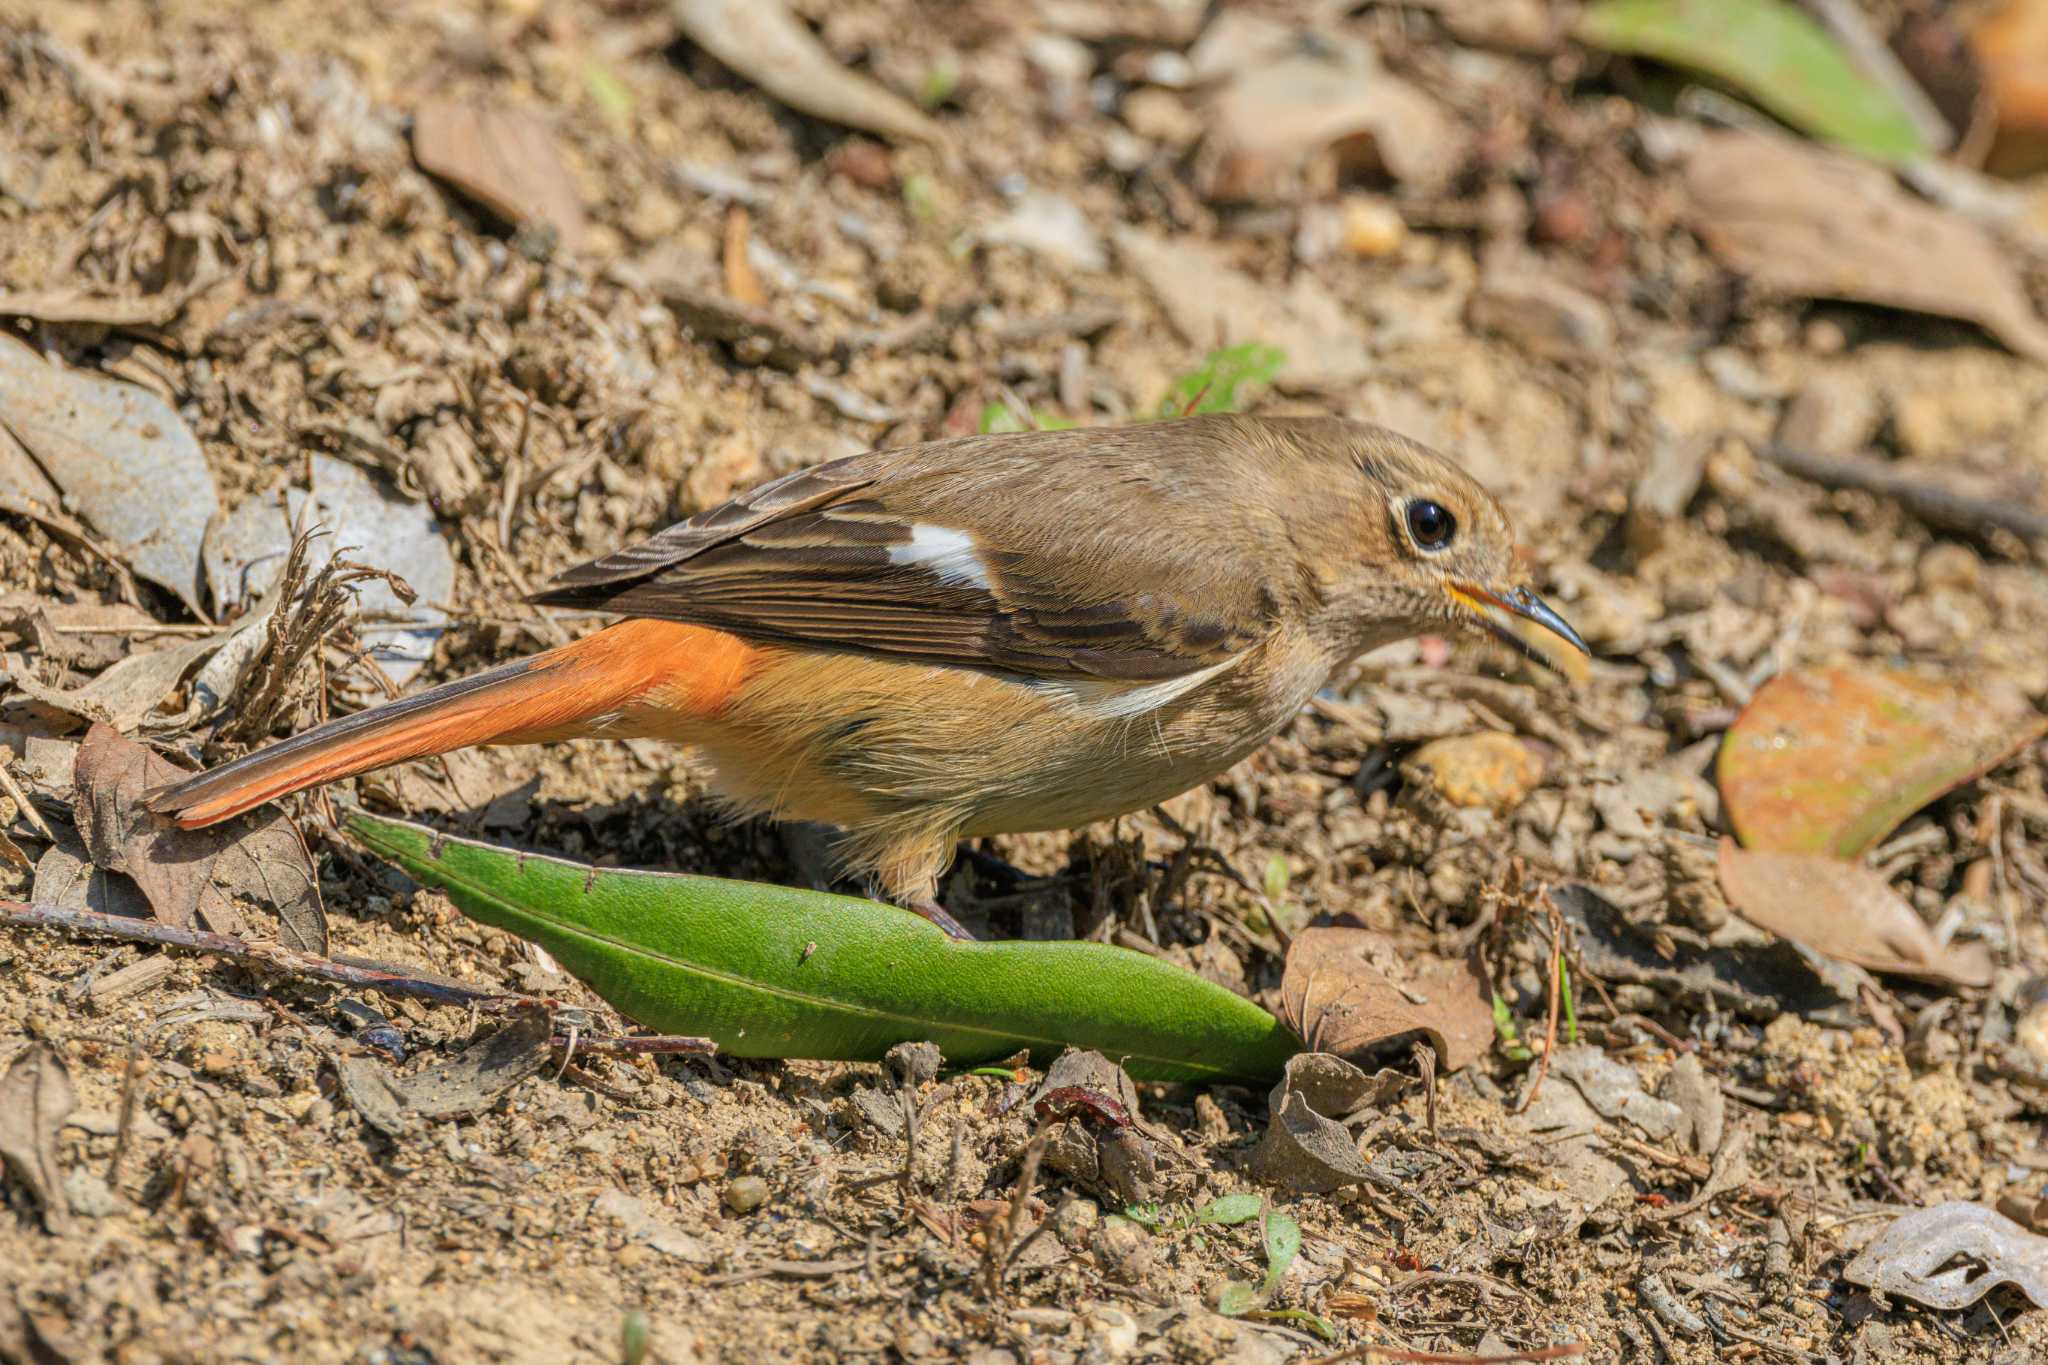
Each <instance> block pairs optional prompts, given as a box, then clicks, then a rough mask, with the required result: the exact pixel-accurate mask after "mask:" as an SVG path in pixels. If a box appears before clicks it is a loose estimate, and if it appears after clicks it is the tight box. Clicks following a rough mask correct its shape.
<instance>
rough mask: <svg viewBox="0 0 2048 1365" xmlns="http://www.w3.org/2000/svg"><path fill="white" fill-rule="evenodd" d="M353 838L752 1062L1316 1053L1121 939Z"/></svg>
mask: <svg viewBox="0 0 2048 1365" xmlns="http://www.w3.org/2000/svg"><path fill="white" fill-rule="evenodd" d="M347 825H348V829H349V831H350V832H351V833H352V834H354V835H355V836H356V837H357V838H358V839H360V840H362V842H363V843H364V844H366V845H368V846H369V848H371V849H372V850H373V851H375V852H377V853H379V854H381V855H383V856H384V857H386V858H389V859H391V860H392V861H394V862H396V863H398V864H399V865H400V866H402V867H403V868H405V870H406V871H407V872H409V873H411V874H412V876H414V877H415V878H417V879H418V880H419V881H421V882H423V883H425V884H426V885H428V886H432V887H436V888H438V889H440V890H443V891H446V892H447V893H448V894H449V896H450V897H452V898H453V899H454V901H455V903H456V905H458V906H460V907H461V909H462V911H463V913H465V914H467V915H469V916H470V917H471V918H473V919H477V920H480V921H482V922H483V923H485V924H490V925H495V926H496V927H498V928H500V929H504V930H507V931H508V932H511V933H514V934H517V935H519V936H520V937H521V938H525V939H530V940H531V941H533V942H535V943H538V944H539V945H540V946H541V947H543V948H545V949H547V951H548V952H549V953H550V954H551V955H552V956H553V957H554V958H555V960H556V961H558V962H560V963H561V964H562V966H563V967H565V968H567V969H568V970H569V971H570V972H572V973H574V974H575V975H576V976H577V977H578V978H579V979H580V980H582V981H583V982H585V983H586V984H588V985H589V986H590V988H591V989H592V990H594V991H596V992H597V993H598V994H599V995H600V996H602V997H604V999H606V1000H607V1001H609V1002H610V1003H611V1004H612V1005H613V1006H615V1007H616V1008H618V1009H619V1010H620V1011H622V1012H623V1013H625V1014H626V1015H628V1016H629V1017H631V1018H633V1019H635V1020H637V1021H639V1022H640V1023H641V1024H643V1025H645V1026H646V1027H648V1028H652V1029H658V1030H660V1031H662V1032H666V1033H687V1034H695V1035H699V1036H703V1037H708V1038H710V1039H712V1040H713V1041H715V1042H716V1043H717V1044H718V1046H719V1047H720V1048H721V1049H722V1050H724V1051H725V1052H728V1053H730V1054H732V1055H734V1056H738V1057H813V1058H824V1059H836V1060H842V1061H875V1060H879V1059H880V1058H881V1056H882V1054H883V1053H884V1052H886V1051H888V1049H889V1048H891V1047H892V1046H894V1045H895V1044H897V1043H902V1042H913V1041H920V1040H929V1041H931V1042H933V1043H936V1044H938V1046H939V1048H940V1050H941V1051H943V1052H944V1053H945V1055H946V1057H947V1058H948V1060H949V1061H951V1062H952V1063H953V1064H955V1065H963V1064H972V1063H975V1062H984V1061H992V1060H996V1059H999V1058H1004V1057H1009V1056H1011V1055H1013V1054H1014V1053H1016V1052H1018V1051H1019V1050H1020V1049H1028V1050H1029V1051H1030V1053H1031V1054H1032V1056H1033V1058H1034V1059H1036V1060H1039V1061H1047V1060H1050V1059H1051V1058H1052V1057H1054V1056H1056V1055H1057V1054H1058V1053H1059V1052H1060V1051H1061V1050H1062V1049H1063V1048H1066V1047H1085V1048H1093V1049H1096V1050H1098V1051H1100V1052H1102V1053H1103V1054H1104V1055H1105V1056H1108V1057H1110V1058H1112V1059H1114V1060H1116V1061H1119V1062H1121V1063H1122V1064H1123V1065H1124V1067H1125V1068H1126V1069H1127V1070H1128V1071H1129V1072H1130V1073H1131V1074H1132V1075H1133V1076H1135V1077H1138V1078H1140V1079H1146V1080H1185V1081H1213V1080H1223V1079H1226V1078H1236V1079H1241V1080H1248V1081H1257V1082H1266V1081H1271V1080H1273V1079H1274V1078H1276V1077H1277V1076H1278V1075H1279V1073H1280V1068H1281V1066H1282V1065H1283V1064H1284V1063H1285V1062H1286V1060H1287V1058H1288V1057H1289V1056H1291V1055H1292V1054H1293V1053H1294V1052H1296V1051H1298V1050H1299V1047H1300V1044H1299V1043H1298V1042H1297V1041H1296V1040H1295V1038H1294V1036H1293V1035H1292V1034H1290V1033H1289V1032H1288V1031H1287V1029H1286V1027H1285V1026H1284V1025H1282V1024H1281V1023H1280V1021H1279V1020H1277V1019H1275V1018H1273V1016H1272V1015H1270V1014H1268V1013H1266V1012H1265V1011H1264V1010H1262V1009H1260V1008H1259V1007H1258V1006H1257V1005H1254V1004H1252V1003H1251V1002H1250V1001H1248V1000H1246V999H1244V998H1243V997H1241V996H1238V995H1234V994H1232V993H1231V992H1230V991H1228V990H1225V989H1224V988H1223V987H1221V986H1218V985H1216V984H1215V983H1214V982H1211V981H1206V980H1204V979H1203V978H1201V977H1199V976H1196V975H1195V974H1194V973H1192V972H1189V971H1186V970H1184V969H1182V968H1179V967H1176V966H1173V965H1172V964H1170V963H1166V962H1162V961H1160V960H1158V959H1157V958H1152V957H1147V956H1145V955H1143V954H1141V953H1134V952H1130V951H1128V950H1126V949H1123V948H1113V947H1110V946H1108V945H1106V944H1099V943H1073V942H1062V943H956V942H954V941H953V940H952V939H949V938H948V937H946V935H945V934H944V933H942V932H940V931H939V930H938V929H937V928H935V927H934V926H932V925H931V924H929V923H927V922H926V921H924V920H922V919H919V918H918V917H917V916H915V915H913V914H910V913H909V912H908V911H905V910H900V909H897V908H896V907H894V906H889V905H882V904H879V903H877V902H874V901H866V900H856V899H854V898H852V897H848V896H831V895H825V894H822V893H819V892H815V891H801V890H797V889H794V888H791V887H782V886H769V885H764V884H761V883H756V882H739V881H728V880H725V879H723V878H718V877H697V876H685V875H680V874H674V873H659V872H630V871H616V870H609V869H602V868H592V867H587V866H584V865H583V864H580V863H571V862H566V861H563V860H561V859H558V858H546V857H541V856H539V855H536V854H525V853H518V852H514V851H512V850H509V849H502V848H495V847H492V846H490V845H488V844H481V843H477V842H475V841H472V840H468V839H456V838H451V837H448V836H444V835H440V834H438V833H436V832H435V831H433V830H430V829H427V828H426V827H424V826H421V825H414V824H410V823H407V822H404V821H398V820H386V819H382V818H380V817H377V816H373V815H369V814H367V813H365V812H361V811H357V812H353V813H351V814H350V816H349V817H348V821H347Z"/></svg>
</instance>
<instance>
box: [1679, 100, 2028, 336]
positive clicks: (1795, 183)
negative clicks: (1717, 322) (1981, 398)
mask: <svg viewBox="0 0 2048 1365" xmlns="http://www.w3.org/2000/svg"><path fill="white" fill-rule="evenodd" d="M1685 191H1686V196H1687V198H1688V200H1689V209H1688V217H1689V219H1690V222H1691V225H1692V228H1693V230H1694V231H1695V232H1697V233H1699V235H1700V238H1701V240H1703V241H1704V242H1705V243H1706V244H1707V248H1708V249H1709V250H1710V251H1712V252H1713V253H1714V255H1715V256H1716V257H1718V258H1719V259H1720V260H1721V262H1722V264H1724V265H1726V266H1728V267H1729V268H1730V269H1732V270H1737V271H1740V272H1741V273H1742V274H1744V275H1747V276H1748V277H1749V279H1750V280H1751V282H1752V283H1754V284H1756V285H1758V286H1760V287H1761V288H1763V289H1764V290H1767V291H1772V292H1776V293H1781V294H1790V295H1794V296H1796V297H1800V298H1819V299H1848V300H1853V301H1856V302H1860V303H1875V304H1882V305H1883V306H1885V307H1887V308H1902V309H1907V310H1909V311H1912V312H1917V313H1929V314H1932V315H1934V316H1936V317H1948V318H1960V319H1961V320H1963V321H1965V322H1974V323H1976V324H1977V325H1978V326H1980V327H1983V328H1984V329H1986V330H1987V331H1989V332H1991V333H1992V334H1993V335H1995V336H1997V337H1998V339H1999V340H2001V341H2003V342H2004V343H2005V344H2006V345H2007V346H2010V347H2011V348H2012V349H2013V350H2014V351H2016V352H2018V353H2019V354H2021V355H2023V356H2026V357H2028V358H2029V359H2033V360H2048V324H2044V323H2043V322H2042V321H2041V319H2040V318H2039V316H2037V315H2036V314H2035V312H2034V309H2033V305H2032V304H2031V303H2030V302H2029V301H2028V297H2027V291H2026V287H2025V285H2024V284H2023V283H2022V281H2021V280H2020V278H2019V275H2018V273H2017V271H2016V270H2015V268H2014V265H2013V262H2012V260H2011V258H2010V256H2009V255H2008V253H2006V252H2004V251H2002V250H2001V249H2000V248H1999V246H1998V244H1997V243H1996V242H1994V241H1993V240H1992V239H1991V237H1990V236H1988V235H1987V234H1986V233H1985V232H1984V231H1983V230H1982V229H1981V228H1979V227H1977V226H1976V225H1975V224H1973V223H1971V222H1970V221H1969V220H1967V219H1965V218H1963V217H1961V216H1959V215H1957V214H1954V213H1951V212H1949V211H1947V210H1945V209H1942V208H1938V207H1936V206H1935V205H1933V204H1930V203H1928V202H1926V201H1925V200H1921V199H1917V198H1914V197H1913V196H1911V195H1909V194H1907V193H1906V192H1905V191H1904V190H1902V189H1900V188H1899V186H1898V184H1897V183H1896V182H1895V181H1894V180H1893V179H1892V178H1891V177H1890V176H1889V175H1887V174H1885V173H1884V172H1883V171H1880V170H1877V169H1875V168H1873V167H1870V166H1865V165H1861V164H1859V163H1857V162H1855V161H1853V160H1851V159H1849V158H1848V157H1845V156H1841V155H1837V154H1832V153H1828V152H1825V151H1822V150H1819V149H1817V148H1813V147H1805V146H1801V145H1799V144H1798V143H1795V142H1792V141H1790V140H1789V139H1786V138H1782V137H1775V136H1771V135H1768V134H1763V133H1748V132H1726V133H1710V134H1706V135H1704V136H1702V137H1701V138H1700V140H1699V144H1698V146H1697V147H1696V148H1695V150H1694V151H1693V153H1692V155H1691V157H1690V158H1688V160H1687V162H1686V167H1685Z"/></svg>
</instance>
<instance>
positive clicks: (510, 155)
mask: <svg viewBox="0 0 2048 1365" xmlns="http://www.w3.org/2000/svg"><path fill="white" fill-rule="evenodd" d="M412 154H413V157H414V158H415V159H416V160H417V161H418V162H419V163H420V169H421V170H423V171H425V172H426V173H427V174H428V175H431V176H434V177H435V178H437V179H440V180H445V181H447V182H448V183H449V184H450V185H453V186H454V187H455V188H456V189H458V190H460V191H461V192H462V193H463V194H465V195H467V196H469V197H470V198H471V199H474V200H475V201H476V202H477V203H479V204H481V205H483V206H484V207H485V208H487V209H489V210H490V211H491V212H492V213H494V214H496V215H497V216H498V217H499V218H501V219H503V220H504V221H506V222H507V223H512V224H515V225H517V224H524V223H541V224H545V225H546V226H548V227H551V228H553V229H554V231H555V240H556V242H557V243H558V244H559V245H560V246H561V247H562V249H563V250H565V251H575V250H576V249H578V248H579V247H580V246H582V244H583V237H584V233H585V231H586V230H587V228H588V223H587V220H586V219H585V218H584V214H583V199H582V196H581V195H580V194H578V193H577V190H576V182H575V180H574V179H573V178H572V177H571V176H570V174H569V170H568V168H567V167H566V166H564V165H563V164H562V157H561V153H560V152H559V151H557V150H556V148H555V135H554V132H553V130H551V129H550V128H549V127H548V125H547V123H546V122H545V121H544V120H543V119H542V118H541V117H540V116H539V115H537V114H535V113H533V112H531V111H529V110H526V109H521V108H518V107H516V106H513V105H507V104H497V103H491V102H487V101H482V100H435V101H432V102H430V103H428V104H425V105H422V106H421V107H420V109H419V112H418V113H417V114H415V115H414V117H413V126H412Z"/></svg>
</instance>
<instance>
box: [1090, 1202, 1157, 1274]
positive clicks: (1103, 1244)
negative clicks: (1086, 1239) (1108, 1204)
mask: <svg viewBox="0 0 2048 1365" xmlns="http://www.w3.org/2000/svg"><path fill="white" fill-rule="evenodd" d="M1092 1249H1093V1251H1094V1252H1095V1264H1096V1265H1097V1266H1098V1267H1099V1268H1100V1269H1101V1271H1102V1273H1103V1274H1105V1275H1107V1276H1109V1278H1111V1279H1112V1280H1115V1281H1117V1282H1118V1283H1119V1284H1137V1283H1139V1282H1140V1281H1141V1280H1143V1279H1144V1278H1145V1277H1146V1276H1147V1275H1149V1274H1150V1273H1151V1271H1152V1265H1153V1261H1154V1260H1155V1258H1156V1252H1155V1250H1154V1248H1153V1246H1152V1234H1150V1233H1149V1232H1146V1231H1145V1229H1143V1228H1141V1227H1139V1226H1138V1225H1137V1224H1136V1223H1133V1222H1132V1221H1131V1220H1130V1219H1128V1218H1105V1219H1104V1220H1103V1221H1102V1226H1101V1227H1099V1228H1097V1229H1096V1230H1095V1238H1094V1242H1093V1244H1092Z"/></svg>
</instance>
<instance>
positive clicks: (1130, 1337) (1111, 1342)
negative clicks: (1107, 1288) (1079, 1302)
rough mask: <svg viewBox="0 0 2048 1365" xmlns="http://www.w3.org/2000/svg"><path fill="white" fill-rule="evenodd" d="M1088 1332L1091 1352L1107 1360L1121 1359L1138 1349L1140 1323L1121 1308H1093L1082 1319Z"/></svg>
mask: <svg viewBox="0 0 2048 1365" xmlns="http://www.w3.org/2000/svg"><path fill="white" fill-rule="evenodd" d="M1081 1325H1082V1327H1084V1328H1086V1329H1087V1332H1088V1345H1089V1348H1090V1351H1091V1354H1099V1355H1100V1356H1101V1358H1102V1359H1105V1360H1121V1359H1123V1358H1124V1357H1125V1356H1127V1355H1129V1354H1130V1353H1131V1352H1133V1351H1135V1350H1137V1349H1138V1323H1137V1320H1136V1319H1135V1318H1133V1317H1132V1316H1131V1315H1130V1314H1129V1313H1126V1312H1125V1311H1124V1310H1123V1309H1121V1308H1108V1307H1103V1308H1091V1309H1090V1310H1088V1316H1087V1317H1085V1318H1083V1319H1081Z"/></svg>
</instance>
